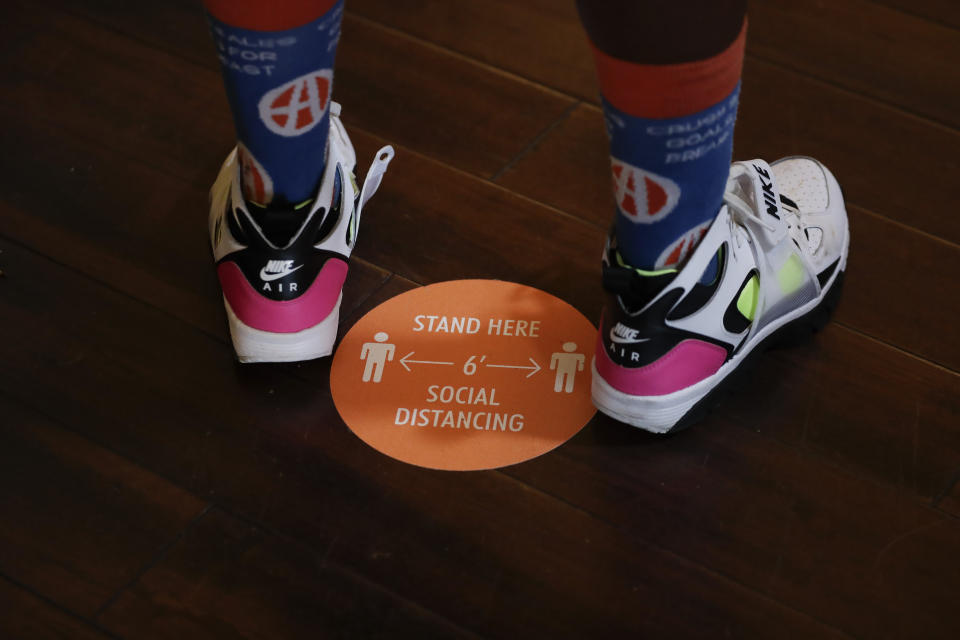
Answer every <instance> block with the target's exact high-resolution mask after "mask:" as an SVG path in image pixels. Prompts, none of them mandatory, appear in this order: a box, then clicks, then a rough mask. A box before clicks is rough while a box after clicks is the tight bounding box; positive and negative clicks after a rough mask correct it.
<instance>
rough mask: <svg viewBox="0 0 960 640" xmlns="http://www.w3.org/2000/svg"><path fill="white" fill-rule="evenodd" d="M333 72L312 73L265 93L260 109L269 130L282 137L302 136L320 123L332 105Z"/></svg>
mask: <svg viewBox="0 0 960 640" xmlns="http://www.w3.org/2000/svg"><path fill="white" fill-rule="evenodd" d="M332 84H333V71H332V70H331V69H320V70H318V71H311V72H310V73H308V74H306V75H302V76H300V77H299V78H294V79H293V80H291V81H290V82H287V83H284V84H282V85H280V86H279V87H276V88H275V89H271V90H270V91H268V92H266V93H265V94H264V95H263V97H262V98H260V102H259V104H258V105H257V108H258V109H259V111H260V120H262V121H263V124H265V125H266V127H267V129H269V130H270V131H272V132H273V133H276V134H278V135H281V136H287V137H291V136H299V135H301V134H304V133H306V132H307V131H310V129H313V128H314V127H315V126H317V125H318V124H319V123H320V119H321V118H322V117H323V114H324V113H326V111H327V107H328V106H329V104H330V88H331V86H332Z"/></svg>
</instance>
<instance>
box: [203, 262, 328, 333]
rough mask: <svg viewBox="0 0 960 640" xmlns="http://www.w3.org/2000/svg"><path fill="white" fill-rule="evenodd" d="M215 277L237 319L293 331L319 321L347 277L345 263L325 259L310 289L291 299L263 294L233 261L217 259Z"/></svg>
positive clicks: (262, 327)
mask: <svg viewBox="0 0 960 640" xmlns="http://www.w3.org/2000/svg"><path fill="white" fill-rule="evenodd" d="M217 276H218V277H219V278H220V286H221V287H223V295H224V297H225V298H226V299H227V302H229V303H230V308H231V309H233V312H234V313H235V314H237V318H238V319H239V320H240V322H242V323H243V324H245V325H247V326H248V327H253V328H254V329H259V330H261V331H271V332H273V333H296V332H297V331H303V330H304V329H309V328H310V327H313V326H316V325H318V324H320V323H321V322H323V321H324V320H325V319H326V318H327V316H329V315H330V312H331V311H333V308H334V307H335V306H336V304H337V300H338V299H339V297H340V291H341V289H343V282H344V280H346V279H347V263H346V262H344V261H343V260H339V259H337V258H330V259H328V260H327V262H326V263H325V264H324V265H323V268H322V269H320V273H318V274H317V278H316V280H314V281H313V284H311V285H310V288H308V289H307V290H306V291H305V292H304V294H303V295H301V296H300V297H298V298H294V299H293V300H282V301H278V300H270V299H269V298H265V297H263V296H262V295H260V294H259V293H258V292H257V291H256V290H254V288H253V287H252V286H251V285H250V283H249V282H248V281H247V279H246V277H244V275H243V272H242V271H240V267H238V266H237V265H236V263H233V262H221V263H220V265H218V266H217Z"/></svg>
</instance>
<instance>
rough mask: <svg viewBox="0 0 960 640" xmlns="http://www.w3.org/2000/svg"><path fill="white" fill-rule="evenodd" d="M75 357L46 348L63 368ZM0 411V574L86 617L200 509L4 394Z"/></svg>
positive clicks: (77, 355) (189, 499) (181, 493)
mask: <svg viewBox="0 0 960 640" xmlns="http://www.w3.org/2000/svg"><path fill="white" fill-rule="evenodd" d="M81 357H83V356H82V355H81V354H80V353H79V351H78V350H70V351H65V352H61V353H47V354H45V358H46V360H47V361H48V362H50V363H59V364H61V366H64V365H65V366H67V367H69V366H70V364H69V363H70V362H71V361H73V360H74V359H76V358H81ZM41 366H42V365H40V363H39V362H38V363H35V364H34V368H35V369H37V368H40V367H41ZM0 415H2V416H3V419H2V424H3V426H2V427H0V482H2V484H3V486H4V487H7V489H6V490H4V492H3V494H2V500H0V505H2V512H3V519H2V521H0V573H2V574H3V575H5V576H8V577H9V578H11V579H13V580H15V581H16V582H17V583H19V584H22V585H25V586H27V587H29V588H30V589H33V590H35V591H37V592H39V593H43V594H44V595H46V596H47V597H49V598H51V599H53V600H55V601H56V602H58V603H60V604H61V605H63V606H64V607H67V608H68V609H70V610H71V611H74V612H76V613H78V614H80V615H84V616H88V617H89V616H92V615H93V614H94V613H95V612H96V611H97V609H98V608H99V607H100V606H101V605H103V604H104V603H106V602H107V601H108V600H109V599H110V598H111V597H112V596H113V594H114V593H116V592H117V591H118V590H119V589H120V588H121V587H123V586H125V585H126V584H127V583H129V582H131V581H133V580H135V579H136V578H137V577H139V574H140V571H141V570H142V569H143V568H144V567H146V566H148V565H149V563H151V562H152V561H153V560H154V558H155V557H156V556H157V554H158V553H160V551H161V550H162V549H163V548H164V546H165V545H167V544H168V543H170V542H172V541H173V540H174V539H175V537H176V536H177V534H178V533H179V532H180V531H181V530H182V529H183V528H184V527H185V526H186V525H187V523H188V522H189V521H190V520H191V519H192V518H193V517H194V516H196V515H197V514H198V513H200V512H201V510H202V509H203V507H204V505H203V502H202V501H200V500H198V499H197V498H195V497H194V496H192V495H190V494H188V493H186V492H185V491H182V490H181V489H178V488H177V487H175V486H173V485H172V484H170V483H169V482H167V481H165V480H163V479H162V478H159V477H157V476H156V475H154V474H152V473H150V472H148V471H146V470H144V469H143V468H142V467H139V466H137V465H136V464H134V463H132V462H130V461H128V460H125V459H123V458H122V457H120V456H118V455H116V454H114V453H111V452H109V451H107V450H104V449H103V448H101V447H98V446H96V445H93V444H91V443H90V442H89V441H86V440H84V439H83V438H80V437H78V436H76V435H74V434H72V433H70V432H68V431H66V430H64V429H63V428H62V427H60V426H57V425H55V424H53V423H51V422H50V420H48V419H46V418H44V417H42V416H41V415H40V414H38V413H37V412H35V411H30V410H28V409H26V408H24V407H23V406H21V405H19V404H18V403H15V402H13V401H11V399H10V398H9V397H8V396H7V395H6V393H5V392H4V393H0Z"/></svg>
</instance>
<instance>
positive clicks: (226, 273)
mask: <svg viewBox="0 0 960 640" xmlns="http://www.w3.org/2000/svg"><path fill="white" fill-rule="evenodd" d="M339 115H340V105H339V104H337V103H335V102H333V103H331V105H330V134H329V143H328V145H327V162H326V168H325V169H324V174H323V178H322V179H321V181H320V187H319V189H318V191H317V195H316V197H315V198H313V200H311V201H309V202H308V203H305V204H304V205H303V207H302V208H301V209H300V210H294V209H287V210H272V209H269V208H264V209H260V208H258V207H256V206H250V207H248V205H247V203H246V202H245V201H244V198H243V193H242V191H241V185H240V166H239V163H238V162H237V150H236V149H234V150H233V151H232V152H231V153H230V155H229V156H227V159H226V161H225V162H224V163H223V167H222V168H221V169H220V174H219V175H218V176H217V179H216V181H215V182H214V183H213V187H212V188H211V189H210V220H209V231H210V241H211V245H212V247H213V257H214V259H215V260H216V263H217V276H218V278H219V280H220V286H221V288H222V289H223V303H224V306H225V307H226V311H227V320H228V322H229V324H230V336H231V337H232V339H233V346H234V349H235V350H236V352H237V357H238V358H239V359H240V361H241V362H290V361H298V360H310V359H312V358H319V357H322V356H326V355H330V353H331V351H332V350H333V343H334V341H335V340H336V337H337V324H338V322H339V316H340V299H341V297H342V296H341V291H342V289H343V282H344V280H345V279H346V277H347V262H348V261H349V259H350V253H351V252H352V251H353V247H354V245H355V243H356V241H357V229H358V226H359V224H360V213H361V211H362V210H363V206H364V205H365V204H366V203H367V201H368V200H369V199H370V197H371V196H372V195H373V194H374V193H375V192H376V190H377V188H378V187H379V186H380V181H381V179H382V178H383V174H384V172H385V171H386V169H387V165H388V164H389V163H390V160H391V159H392V158H393V147H389V146H387V147H383V148H382V149H380V150H379V151H378V152H377V155H376V158H375V159H374V161H373V163H372V164H371V166H370V170H369V171H368V172H367V177H366V180H365V182H364V184H363V188H360V187H358V185H357V181H356V177H355V176H354V171H355V167H356V154H355V153H354V150H353V145H352V144H351V143H350V138H349V137H348V136H347V132H346V131H345V130H344V128H343V123H341V122H340V118H339ZM251 208H252V209H253V210H254V211H253V212H251V210H250V209H251ZM304 209H308V210H306V211H304Z"/></svg>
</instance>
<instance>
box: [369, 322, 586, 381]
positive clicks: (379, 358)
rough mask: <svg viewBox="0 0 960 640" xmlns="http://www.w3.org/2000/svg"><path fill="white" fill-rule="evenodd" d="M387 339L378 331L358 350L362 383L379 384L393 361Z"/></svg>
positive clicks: (391, 347) (392, 349)
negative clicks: (387, 366) (362, 364)
mask: <svg viewBox="0 0 960 640" xmlns="http://www.w3.org/2000/svg"><path fill="white" fill-rule="evenodd" d="M389 337H390V336H388V335H387V334H386V333H384V332H383V331H378V332H377V334H376V335H375V336H373V339H374V340H376V342H365V343H364V344H363V348H361V349H360V359H361V360H366V365H365V366H364V367H363V381H364V382H370V380H371V379H372V380H373V381H374V382H380V380H381V379H382V378H383V367H384V365H385V364H386V362H387V361H388V360H393V354H394V352H395V351H396V347H395V346H394V345H392V344H386V342H387V338H389ZM582 357H583V356H581V358H582Z"/></svg>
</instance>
